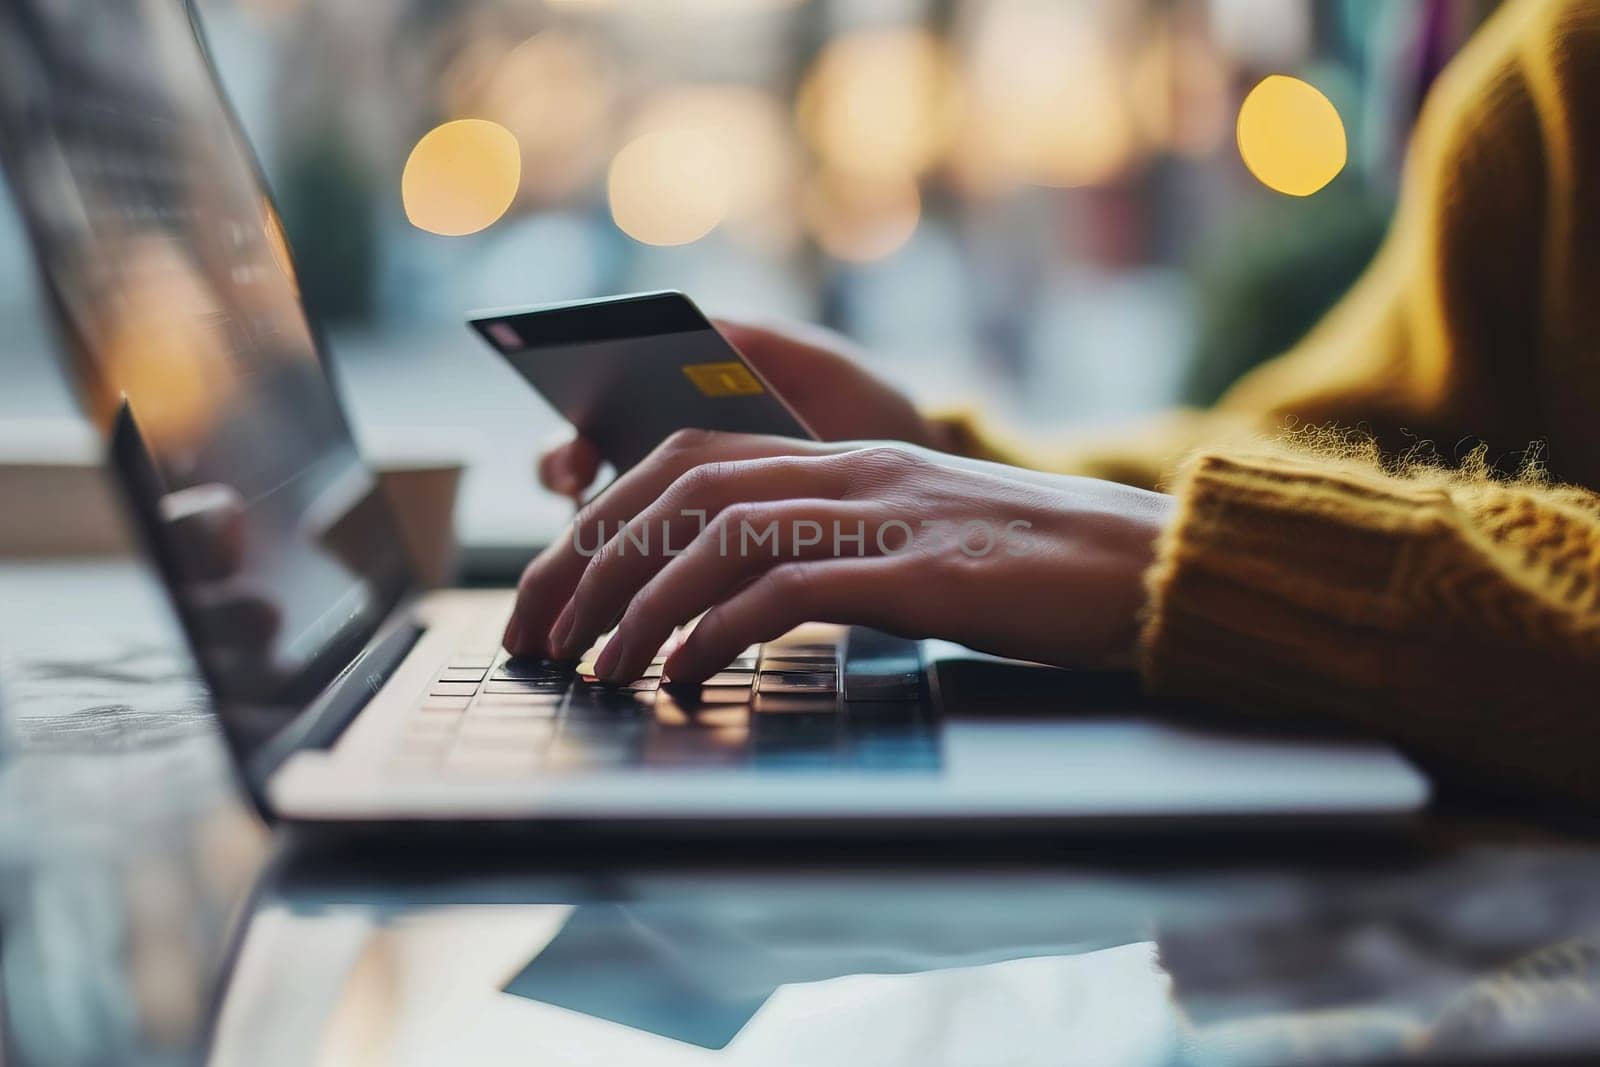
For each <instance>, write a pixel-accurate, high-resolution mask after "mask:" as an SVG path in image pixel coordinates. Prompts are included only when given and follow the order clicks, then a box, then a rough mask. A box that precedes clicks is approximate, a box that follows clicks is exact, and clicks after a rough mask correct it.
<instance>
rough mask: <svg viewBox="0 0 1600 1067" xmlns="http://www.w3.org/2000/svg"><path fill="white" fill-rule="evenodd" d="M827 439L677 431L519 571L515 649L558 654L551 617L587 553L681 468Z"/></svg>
mask: <svg viewBox="0 0 1600 1067" xmlns="http://www.w3.org/2000/svg"><path fill="white" fill-rule="evenodd" d="M828 447H829V446H825V445H819V444H816V443H814V442H809V441H796V440H793V439H790V438H783V437H764V436H757V435H752V434H720V433H710V432H707V431H703V430H680V431H679V432H677V433H675V434H673V435H672V436H671V437H670V438H668V439H667V440H666V441H665V442H663V443H662V444H661V445H660V446H659V447H658V448H657V449H656V450H655V451H654V452H652V453H651V454H650V455H649V456H648V457H646V458H645V459H644V460H643V461H642V462H640V463H638V464H636V465H635V466H634V467H633V468H632V469H631V470H629V471H628V472H627V473H626V474H624V475H623V476H622V477H620V478H618V479H617V480H616V481H614V482H612V483H611V485H609V486H607V487H606V489H605V490H604V491H603V492H602V493H601V494H600V495H599V496H598V497H596V498H595V499H594V500H593V501H591V502H590V503H588V504H586V505H585V506H584V507H583V508H582V510H581V511H580V512H579V513H578V517H577V518H576V519H574V520H573V522H572V524H571V525H570V526H569V527H568V528H567V530H566V532H565V533H564V534H563V535H562V537H561V538H560V539H558V540H557V541H556V542H555V543H554V544H552V545H550V547H548V548H546V549H545V550H544V551H543V552H541V553H540V554H539V555H538V556H537V557H535V559H534V560H533V562H532V563H529V564H528V566H527V568H526V569H525V570H524V571H523V572H522V580H521V581H520V582H519V583H518V585H517V598H516V604H515V606H514V607H513V608H512V612H511V620H510V622H509V623H508V624H507V625H506V631H505V636H504V642H505V647H506V650H507V651H508V652H511V653H513V654H516V655H551V654H554V653H555V650H554V649H553V648H552V646H551V644H550V641H549V635H550V626H551V623H553V622H554V621H555V618H556V615H557V613H558V612H560V611H561V609H562V608H564V607H565V606H566V604H567V601H568V599H569V598H570V597H571V596H572V590H573V588H574V587H575V586H576V585H577V584H578V579H579V578H581V577H582V576H583V571H584V568H585V567H586V566H587V565H588V562H589V560H588V557H589V556H591V555H593V554H594V552H595V550H597V549H598V548H599V547H600V545H601V544H603V543H604V541H605V537H604V534H605V532H606V531H608V530H615V529H616V527H617V526H618V524H620V523H622V522H626V521H627V520H628V519H631V518H633V516H635V515H637V514H638V513H639V511H640V510H641V509H642V508H644V507H645V505H647V504H649V503H650V502H651V501H653V500H655V499H656V497H658V496H660V495H661V491H662V490H663V489H665V488H666V487H667V486H668V485H671V484H672V482H673V481H674V480H676V479H677V478H678V476H679V475H681V474H683V472H684V471H687V470H690V469H692V468H694V467H698V466H700V465H701V464H703V463H708V462H712V461H716V460H736V459H758V458H761V457H763V456H774V455H787V454H819V453H821V452H824V451H826V450H827V449H828Z"/></svg>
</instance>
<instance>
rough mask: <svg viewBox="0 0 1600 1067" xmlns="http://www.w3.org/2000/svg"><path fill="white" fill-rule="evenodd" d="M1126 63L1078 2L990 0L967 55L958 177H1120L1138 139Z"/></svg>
mask: <svg viewBox="0 0 1600 1067" xmlns="http://www.w3.org/2000/svg"><path fill="white" fill-rule="evenodd" d="M1120 71H1121V68H1120V66H1119V64H1118V62H1117V59H1116V57H1115V56H1114V55H1113V54H1112V51H1111V47H1110V44H1109V42H1108V41H1107V39H1106V37H1105V31H1104V29H1103V28H1102V27H1099V26H1097V25H1095V24H1094V22H1093V20H1091V19H1088V18H1086V16H1085V11H1084V9H1082V8H1080V7H1078V6H1076V5H1071V4H1063V3H1059V2H1056V0H994V2H992V3H989V4H985V5H983V6H982V7H981V8H980V9H979V10H978V11H977V13H976V22H975V24H974V25H973V27H972V34H971V45H970V47H969V50H968V52H967V55H966V72H967V82H968V102H967V108H966V118H965V122H964V124H963V129H962V135H961V140H960V146H959V150H958V152H957V155H956V159H955V161H954V162H955V165H956V172H957V174H958V176H959V177H960V178H961V179H962V181H963V183H964V184H965V185H966V186H967V187H968V188H969V189H972V190H975V191H990V192H993V191H1001V190H1004V189H1006V188H1009V187H1013V186H1015V185H1018V184H1033V185H1050V186H1078V185H1093V184H1096V183H1100V182H1105V181H1108V180H1110V179H1111V178H1114V177H1116V176H1117V175H1118V174H1119V173H1121V172H1122V171H1123V170H1124V169H1125V168H1126V167H1127V165H1128V164H1129V162H1130V160H1131V157H1132V155H1133V152H1134V150H1135V149H1136V147H1137V141H1136V138H1135V136H1134V129H1133V123H1132V120H1131V118H1130V116H1129V113H1128V103H1127V100H1126V99H1125V93H1124V86H1123V76H1122V74H1121V73H1120Z"/></svg>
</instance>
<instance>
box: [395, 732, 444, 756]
mask: <svg viewBox="0 0 1600 1067" xmlns="http://www.w3.org/2000/svg"><path fill="white" fill-rule="evenodd" d="M454 743H455V735H454V734H453V733H444V734H412V733H407V734H402V735H400V739H399V740H398V741H396V742H395V751H396V752H397V753H398V754H399V755H401V756H412V757H419V758H420V757H427V756H443V755H444V754H445V753H446V752H447V751H449V749H450V746H451V745H452V744H454Z"/></svg>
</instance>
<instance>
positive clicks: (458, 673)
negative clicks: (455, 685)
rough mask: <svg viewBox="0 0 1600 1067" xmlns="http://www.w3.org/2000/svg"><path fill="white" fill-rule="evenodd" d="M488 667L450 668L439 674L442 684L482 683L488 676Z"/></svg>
mask: <svg viewBox="0 0 1600 1067" xmlns="http://www.w3.org/2000/svg"><path fill="white" fill-rule="evenodd" d="M488 673H489V670H488V668H487V667H450V668H448V669H447V670H442V671H440V672H439V678H438V680H439V681H441V682H481V681H483V678H484V675H486V674H488Z"/></svg>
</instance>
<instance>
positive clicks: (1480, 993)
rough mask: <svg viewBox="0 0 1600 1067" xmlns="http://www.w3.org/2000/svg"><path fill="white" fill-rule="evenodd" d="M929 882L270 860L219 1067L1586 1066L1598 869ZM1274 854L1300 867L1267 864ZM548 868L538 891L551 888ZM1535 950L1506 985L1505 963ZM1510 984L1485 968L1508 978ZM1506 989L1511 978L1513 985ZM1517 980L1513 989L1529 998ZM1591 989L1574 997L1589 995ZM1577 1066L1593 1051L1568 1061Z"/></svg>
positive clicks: (1153, 873) (638, 868)
mask: <svg viewBox="0 0 1600 1067" xmlns="http://www.w3.org/2000/svg"><path fill="white" fill-rule="evenodd" d="M1095 851H1096V852H1100V853H1101V855H1100V856H1099V857H1098V858H1097V859H1096V860H1095V861H1094V862H1084V861H1083V860H1082V859H1078V860H1069V861H1067V862H1062V863H1059V864H1041V863H1037V862H1026V861H1023V860H1020V859H1019V858H1018V856H1017V854H1016V853H1015V852H1001V853H998V854H994V853H991V854H990V855H989V856H988V857H987V858H985V859H982V860H980V861H979V862H977V863H974V864H972V865H971V866H969V867H967V868H966V869H964V870H963V869H960V868H959V867H958V866H957V865H953V864H950V863H944V862H940V861H939V860H938V859H937V858H936V857H934V856H931V855H929V854H928V853H927V852H926V850H916V849H912V850H909V851H895V850H891V851H890V852H888V853H880V857H882V858H881V860H880V862H878V863H877V864H876V865H874V866H870V867H863V866H860V865H859V864H857V865H854V866H852V865H849V864H845V863H841V862H840V861H839V859H838V856H839V853H838V852H836V851H834V852H829V853H825V854H822V855H821V856H820V862H817V863H815V864H814V865H812V866H811V867H810V868H809V869H806V868H800V869H796V867H794V866H792V865H790V866H784V865H781V864H780V865H774V864H765V865H761V864H743V865H733V866H730V865H728V864H727V863H726V862H723V863H715V862H703V861H701V860H699V859H691V860H689V861H688V862H684V863H680V862H673V861H672V860H671V859H670V854H669V853H666V852H657V853H656V854H654V855H652V856H650V857H649V858H647V859H646V860H645V862H643V863H632V862H624V861H623V858H622V857H618V856H612V857H591V858H590V859H589V860H588V861H584V862H580V863H578V864H577V869H573V868H570V867H569V868H567V869H566V870H565V873H552V871H550V870H547V871H544V872H541V871H539V870H538V869H537V868H535V867H532V866H527V865H521V864H519V863H517V862H515V861H511V862H508V861H507V859H506V857H505V854H504V853H503V852H502V853H501V855H500V856H498V857H494V856H486V855H485V854H482V853H479V854H478V855H479V857H480V858H479V859H478V860H476V861H474V860H472V859H471V858H470V857H471V855H472V854H468V855H467V856H466V857H459V856H458V857H454V858H449V859H445V858H440V859H436V860H421V861H419V860H418V859H417V858H416V857H413V858H412V859H411V860H409V861H406V862H404V863H400V862H397V861H392V860H386V861H380V862H378V863H377V864H376V865H374V864H373V863H372V862H371V861H370V860H369V859H366V858H361V857H356V858H352V857H349V856H341V855H339V853H338V851H337V850H329V849H327V848H326V847H324V848H320V849H313V850H311V851H310V852H309V853H302V852H299V851H297V850H295V849H290V850H289V851H287V852H286V853H285V862H284V863H283V864H282V865H281V866H280V867H279V869H278V870H277V872H276V873H275V876H274V878H273V879H272V880H271V881H270V882H268V883H267V884H266V885H265V886H264V887H263V892H262V894H261V896H260V898H259V900H258V902H257V907H256V910H255V913H254V915H255V917H254V920H253V922H252V924H251V926H250V929H249V932H248V935H247V937H246V938H245V940H244V941H243V943H242V946H241V949H240V952H239V955H238V958H237V961H236V964H235V968H234V971H233V978H232V983H231V987H230V989H229V992H228V997H227V1001H226V1004H225V1007H224V1010H223V1013H222V1016H221V1020H220V1024H219V1027H218V1033H217V1038H218V1039H217V1045H216V1051H217V1054H218V1059H219V1062H226V1063H240V1064H255V1063H274V1062H297V1063H318V1062H320V1063H341V1064H360V1063H374V1064H377V1063H439V1062H449V1061H450V1060H451V1059H452V1057H456V1056H459V1057H463V1060H462V1061H463V1062H475V1063H499V1062H518V1063H523V1062H538V1063H543V1064H554V1065H560V1064H568V1063H572V1064H581V1063H661V1064H679V1063H698V1062H709V1061H710V1060H712V1059H714V1060H715V1062H724V1063H761V1064H787V1063H794V1064H814V1063H831V1064H858V1063H859V1064H874V1065H878V1064H899V1063H905V1064H919V1065H920V1064H978V1063H1008V1064H1010V1063H1022V1064H1027V1063H1060V1062H1064V1061H1063V1059H1062V1051H1063V1050H1072V1052H1073V1055H1072V1056H1071V1058H1070V1059H1069V1060H1067V1061H1065V1062H1080V1063H1096V1064H1100V1063H1105V1064H1167V1063H1196V1064H1276V1063H1295V1062H1306V1063H1311V1062H1325V1061H1328V1060H1331V1059H1335V1058H1338V1059H1341V1060H1348V1059H1350V1058H1351V1057H1356V1058H1357V1059H1365V1058H1390V1057H1396V1058H1406V1059H1411V1058H1416V1059H1421V1060H1428V1059H1440V1058H1442V1059H1444V1060H1446V1061H1449V1062H1453V1061H1454V1059H1455V1058H1457V1057H1459V1056H1460V1054H1461V1053H1462V1052H1463V1050H1471V1051H1479V1050H1482V1049H1483V1048H1488V1047H1494V1046H1495V1044H1496V1043H1499V1042H1509V1043H1511V1044H1512V1046H1513V1047H1518V1046H1526V1045H1527V1044H1529V1043H1530V1042H1533V1041H1534V1040H1535V1039H1537V1043H1539V1044H1547V1043H1549V1042H1550V1041H1565V1042H1569V1043H1570V1042H1576V1041H1579V1040H1582V1039H1587V1040H1590V1041H1592V1040H1593V1039H1594V1038H1595V1037H1600V1033H1597V1032H1596V1029H1597V1028H1596V1024H1595V1021H1594V1019H1593V1018H1592V1008H1593V999H1592V998H1593V994H1592V993H1588V994H1587V995H1586V994H1585V993H1584V992H1583V983H1584V981H1585V980H1587V981H1588V982H1590V983H1592V982H1593V981H1594V979H1595V978H1596V977H1597V972H1596V961H1597V960H1600V940H1596V939H1593V938H1590V937H1586V936H1585V933H1584V932H1585V931H1590V930H1594V929H1596V928H1597V927H1596V923H1597V921H1600V901H1593V902H1591V901H1590V899H1589V898H1591V897H1593V894H1592V893H1591V892H1588V891H1587V890H1588V887H1590V886H1592V885H1593V884H1594V879H1595V878H1596V877H1597V876H1600V858H1597V857H1595V856H1593V855H1591V854H1588V853H1586V852H1575V851H1569V850H1561V849H1557V850H1544V849H1524V848H1512V847H1490V848H1482V849H1469V850H1465V851H1462V852H1460V853H1458V854H1456V855H1454V856H1452V857H1450V858H1448V859H1444V858H1439V859H1438V860H1437V861H1434V862H1429V863H1427V864H1421V865H1419V864H1418V863H1417V862H1416V860H1417V859H1418V857H1416V856H1414V855H1413V856H1410V857H1409V858H1408V857H1407V856H1406V855H1405V850H1400V851H1399V852H1398V853H1391V854H1389V855H1388V856H1387V857H1386V858H1383V859H1379V860H1378V861H1377V863H1376V864H1375V867H1376V869H1374V870H1361V869H1357V868H1356V867H1352V866H1350V865H1348V864H1339V863H1332V864H1329V863H1323V864H1315V863H1313V864H1311V865H1310V866H1309V867H1307V866H1304V865H1303V857H1302V858H1301V859H1300V860H1297V861H1296V862H1294V863H1292V864H1289V865H1284V864H1279V863H1274V862H1262V861H1253V860H1250V859H1247V858H1240V857H1239V856H1237V855H1227V856H1224V855H1222V854H1220V853H1219V860H1221V862H1220V863H1219V864H1218V865H1217V867H1216V868H1215V869H1211V870H1193V869H1187V867H1186V866H1182V867H1173V866H1170V865H1168V864H1165V863H1163V862H1160V861H1152V860H1148V859H1145V860H1139V859H1136V858H1133V857H1125V858H1124V859H1123V860H1120V861H1119V860H1117V859H1115V858H1113V857H1111V856H1109V855H1105V854H1104V853H1105V852H1106V851H1109V850H1101V849H1097V850H1095ZM1296 851H1297V853H1298V852H1299V850H1296ZM562 866H563V865H561V864H558V865H556V868H558V869H559V868H560V867H562ZM1532 945H1538V946H1541V947H1540V949H1539V950H1537V951H1538V954H1537V955H1536V956H1535V957H1529V956H1528V946H1532ZM1508 964H1513V965H1514V966H1512V967H1510V968H1508V967H1507V965H1508ZM1519 970H1520V974H1519ZM1530 976H1532V977H1533V979H1534V980H1532V981H1528V980H1526V979H1528V978H1530ZM1589 988H1591V989H1592V985H1591V986H1590V987H1589ZM1591 1047H1592V1046H1591Z"/></svg>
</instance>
